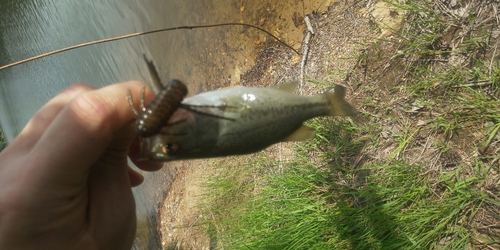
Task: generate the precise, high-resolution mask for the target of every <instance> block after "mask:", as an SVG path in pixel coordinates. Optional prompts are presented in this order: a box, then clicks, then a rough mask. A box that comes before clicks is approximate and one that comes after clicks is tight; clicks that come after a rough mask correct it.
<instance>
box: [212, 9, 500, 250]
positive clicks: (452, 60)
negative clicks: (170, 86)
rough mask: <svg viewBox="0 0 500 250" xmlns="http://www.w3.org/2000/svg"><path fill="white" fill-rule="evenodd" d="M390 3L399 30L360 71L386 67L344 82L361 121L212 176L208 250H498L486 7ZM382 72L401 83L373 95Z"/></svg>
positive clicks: (320, 129) (499, 151)
mask: <svg viewBox="0 0 500 250" xmlns="http://www.w3.org/2000/svg"><path fill="white" fill-rule="evenodd" d="M459 2H460V1H459ZM391 4H392V6H394V7H396V8H398V9H399V10H405V11H406V12H405V15H406V16H405V20H407V21H406V22H405V24H404V25H403V26H402V28H401V29H400V30H398V31H396V33H394V34H393V35H392V36H391V37H389V38H387V39H385V40H383V41H382V40H381V41H378V42H376V43H375V44H372V45H367V51H368V52H367V53H366V54H364V55H362V57H363V58H364V59H363V60H366V62H367V63H366V64H365V65H367V66H365V67H368V68H369V67H373V68H376V67H379V66H380V65H389V66H386V67H384V69H383V70H379V71H377V72H374V73H373V74H368V75H367V74H366V72H370V70H366V68H365V69H364V68H357V69H354V74H356V76H357V77H351V79H354V80H352V81H353V82H345V84H349V85H351V86H361V87H360V88H358V89H357V90H356V91H357V95H358V96H362V97H366V98H362V100H360V101H359V102H358V103H359V105H358V107H359V109H360V111H361V114H360V115H359V117H357V118H353V119H351V118H320V119H314V120H311V121H309V122H308V125H309V126H312V127H314V128H316V130H317V136H316V137H315V138H314V139H312V140H309V141H307V142H304V143H300V144H297V145H296V147H295V154H296V157H295V158H294V159H293V160H290V161H287V162H284V163H280V162H278V161H277V160H274V159H273V158H271V157H268V156H266V155H265V154H258V155H257V156H256V157H254V158H253V159H252V160H251V161H249V162H248V163H247V164H246V165H245V166H243V167H242V166H219V174H218V175H216V176H214V177H213V178H212V179H211V181H209V183H208V184H207V185H208V189H209V192H208V193H207V198H206V200H207V203H206V204H204V206H205V207H204V208H205V211H206V212H205V213H206V214H205V216H204V218H206V219H205V221H204V222H203V223H205V224H206V225H208V227H207V228H208V233H209V235H210V238H211V240H212V244H213V247H214V248H216V249H497V248H498V247H500V245H499V244H500V230H499V226H500V225H499V224H498V221H500V198H499V196H498V195H497V194H498V191H499V190H500V187H499V186H498V185H499V183H500V182H499V180H500V177H499V176H500V175H499V174H500V173H499V172H500V171H499V159H500V143H499V141H500V140H499V136H498V134H499V133H498V130H499V129H500V112H499V111H500V102H499V100H498V98H499V97H500V90H499V87H500V64H499V63H498V60H497V59H495V58H498V57H496V55H495V53H500V51H498V52H496V51H497V45H498V43H499V39H498V37H496V38H495V37H494V36H493V35H492V34H493V32H492V30H494V29H495V28H494V27H498V24H497V23H496V22H497V21H496V19H495V18H491V17H492V15H493V13H495V11H496V10H495V8H493V7H492V6H493V3H489V2H488V1H465V2H464V1H462V2H461V3H459V6H457V7H456V8H450V7H449V6H448V7H447V6H445V5H441V4H439V3H436V2H430V1H425V0H411V1H410V0H407V1H405V4H398V3H395V2H391ZM460 4H462V5H460ZM457 10H460V11H462V12H460V11H457ZM488 13H489V16H488V15H487V14H488ZM388 48H397V51H399V52H396V53H389V52H387V51H391V50H390V49H388ZM370 50H377V51H378V52H380V51H386V52H385V53H382V54H381V53H370ZM374 54H376V55H377V56H376V57H374V56H370V55H374ZM401 64H404V65H405V67H404V69H402V68H401V67H398V65H401ZM379 68H382V67H379ZM389 71H393V72H391V73H394V74H393V75H396V76H399V77H396V78H397V79H399V80H398V82H395V83H392V84H390V85H389V86H388V89H387V90H384V89H381V88H380V87H379V86H380V85H378V84H380V82H383V81H384V80H385V79H384V75H387V73H388V72H389ZM331 72H334V71H333V70H331ZM363 79H365V80H363ZM313 82H314V83H320V84H326V83H321V82H320V81H318V80H314V81H313ZM388 93H389V94H391V93H392V94H394V95H392V96H391V97H390V99H389V100H387V99H386V101H384V102H381V101H380V100H381V99H383V98H384V97H387V96H388ZM388 103H389V104H390V105H387V104H388ZM281 165H283V166H284V167H282V168H281V167H280V166H281Z"/></svg>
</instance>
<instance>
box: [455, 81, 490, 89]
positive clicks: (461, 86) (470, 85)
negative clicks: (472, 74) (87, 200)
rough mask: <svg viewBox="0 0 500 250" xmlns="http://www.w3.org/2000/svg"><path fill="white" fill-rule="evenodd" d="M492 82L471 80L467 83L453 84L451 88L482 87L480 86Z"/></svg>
mask: <svg viewBox="0 0 500 250" xmlns="http://www.w3.org/2000/svg"><path fill="white" fill-rule="evenodd" d="M492 83H493V82H492V81H481V82H472V83H468V84H461V85H458V86H453V88H463V87H482V86H488V85H491V84H492Z"/></svg>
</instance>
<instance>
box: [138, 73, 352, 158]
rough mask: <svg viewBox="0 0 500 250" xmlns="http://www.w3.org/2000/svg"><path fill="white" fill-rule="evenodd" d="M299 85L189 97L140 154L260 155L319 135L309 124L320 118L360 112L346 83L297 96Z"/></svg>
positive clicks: (143, 142) (144, 143)
mask: <svg viewBox="0 0 500 250" xmlns="http://www.w3.org/2000/svg"><path fill="white" fill-rule="evenodd" d="M297 85H298V83H297V82H291V83H286V84H281V85H277V86H274V87H266V88H258V87H244V86H235V87H230V88H225V89H220V90H216V91H210V92H205V93H201V94H198V95H195V96H192V97H189V98H186V99H184V100H183V101H182V104H181V106H180V107H179V108H178V109H177V110H176V111H175V112H174V113H173V115H172V116H171V117H170V118H169V120H168V122H167V124H166V125H165V126H164V127H163V128H162V129H161V131H160V132H159V133H158V134H156V135H153V136H150V137H147V138H140V139H141V143H140V145H141V146H140V147H141V149H140V157H139V158H140V159H142V160H149V161H157V162H168V161H174V160H187V159H201V158H213V157H223V156H231V155H243V154H250V153H255V152H258V151H261V150H263V149H265V148H267V147H269V146H270V145H272V144H275V143H279V142H285V141H303V140H307V139H310V138H312V137H314V136H315V133H316V131H315V130H314V129H313V128H311V127H308V126H305V125H304V124H303V123H304V122H305V121H307V120H309V119H312V118H314V117H319V116H353V115H356V114H357V111H356V109H355V108H354V107H353V106H352V105H351V104H349V103H348V102H347V101H346V100H345V87H343V86H341V85H335V86H334V87H333V88H330V89H328V90H327V91H325V92H324V93H322V94H319V95H316V96H298V95H294V94H293V91H294V89H295V88H296V87H297Z"/></svg>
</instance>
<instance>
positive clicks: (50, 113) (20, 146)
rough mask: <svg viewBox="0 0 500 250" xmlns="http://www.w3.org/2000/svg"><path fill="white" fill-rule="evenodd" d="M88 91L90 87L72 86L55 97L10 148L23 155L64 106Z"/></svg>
mask: <svg viewBox="0 0 500 250" xmlns="http://www.w3.org/2000/svg"><path fill="white" fill-rule="evenodd" d="M90 90H93V88H92V87H90V86H87V85H84V84H73V85H71V86H69V87H68V88H66V89H65V90H64V91H62V92H61V93H59V94H58V95H56V96H55V97H54V98H52V99H51V100H50V101H49V102H47V103H46V104H45V105H44V106H43V107H42V108H40V110H38V111H37V112H36V113H35V115H33V117H32V118H31V119H30V120H29V121H28V123H27V124H26V126H25V127H24V128H23V130H22V131H21V133H19V135H18V136H17V138H16V139H15V140H14V141H13V142H12V143H11V145H10V148H11V149H13V150H15V151H16V152H18V153H21V152H22V153H23V154H25V153H26V152H28V151H29V150H31V149H32V148H33V146H34V145H35V143H36V142H37V141H38V140H39V139H40V137H41V136H42V134H43V132H44V131H45V129H47V127H48V126H49V124H50V123H51V122H52V121H53V120H54V118H55V117H56V116H57V114H59V112H60V111H61V110H62V109H63V108H64V106H65V105H66V104H68V103H69V102H70V101H71V100H72V99H73V98H74V97H75V96H77V95H79V94H81V93H83V92H86V91H90Z"/></svg>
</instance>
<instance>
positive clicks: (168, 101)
mask: <svg viewBox="0 0 500 250" xmlns="http://www.w3.org/2000/svg"><path fill="white" fill-rule="evenodd" d="M144 59H145V60H146V64H147V65H148V69H149V73H150V74H151V78H152V79H153V83H154V84H155V85H157V86H162V84H161V81H160V77H159V76H158V71H157V70H156V67H155V65H154V64H153V62H152V61H149V60H148V59H147V58H146V56H144ZM144 92H145V87H143V88H142V89H141V103H140V111H141V112H140V113H139V111H137V110H136V109H135V108H134V103H133V100H132V94H131V93H130V91H129V92H128V93H127V100H128V102H129V105H130V107H131V108H132V111H133V112H134V114H135V116H136V117H137V119H136V121H135V124H136V126H137V133H138V134H139V136H140V137H144V138H146V137H150V136H153V135H155V134H158V133H159V132H160V131H161V129H162V128H163V127H164V126H166V125H167V123H168V120H169V119H170V117H171V116H172V115H173V114H174V112H175V111H176V110H177V109H178V108H179V107H180V106H181V102H182V100H184V97H186V95H187V93H188V89H187V87H186V85H184V83H182V82H181V81H179V80H175V79H174V80H171V81H170V82H169V83H168V85H167V86H165V87H164V88H163V89H162V90H161V91H160V92H159V93H158V94H157V95H156V97H155V98H154V99H153V101H151V103H150V104H149V105H148V106H147V107H146V106H145V105H144V98H145V93H144Z"/></svg>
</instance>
